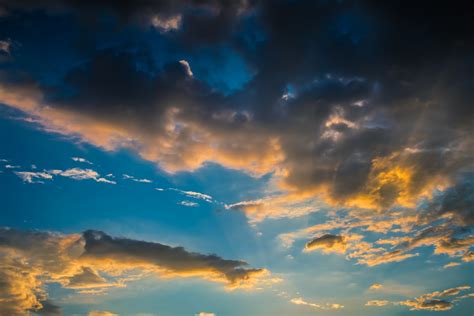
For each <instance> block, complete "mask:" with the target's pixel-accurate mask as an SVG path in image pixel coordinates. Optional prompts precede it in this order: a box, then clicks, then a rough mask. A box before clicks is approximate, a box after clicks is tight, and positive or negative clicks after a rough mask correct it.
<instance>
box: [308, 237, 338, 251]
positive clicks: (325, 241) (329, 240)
mask: <svg viewBox="0 0 474 316" xmlns="http://www.w3.org/2000/svg"><path fill="white" fill-rule="evenodd" d="M346 248H347V243H346V241H345V238H344V237H343V236H337V235H331V234H326V235H322V236H320V237H317V238H314V239H312V240H310V241H308V243H307V244H306V246H305V250H307V251H313V250H316V249H322V251H323V252H325V253H328V252H336V253H344V252H346Z"/></svg>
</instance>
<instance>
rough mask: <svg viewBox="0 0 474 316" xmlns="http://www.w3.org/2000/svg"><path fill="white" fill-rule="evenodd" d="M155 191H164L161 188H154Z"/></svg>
mask: <svg viewBox="0 0 474 316" xmlns="http://www.w3.org/2000/svg"><path fill="white" fill-rule="evenodd" d="M155 190H156V191H160V192H163V191H164V190H165V189H163V188H155Z"/></svg>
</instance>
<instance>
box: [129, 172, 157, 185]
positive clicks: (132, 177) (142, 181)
mask: <svg viewBox="0 0 474 316" xmlns="http://www.w3.org/2000/svg"><path fill="white" fill-rule="evenodd" d="M122 177H123V178H124V179H126V180H132V181H135V182H140V183H152V182H153V181H151V180H150V179H138V178H135V177H134V176H131V175H128V174H123V175H122Z"/></svg>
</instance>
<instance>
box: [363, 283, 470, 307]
mask: <svg viewBox="0 0 474 316" xmlns="http://www.w3.org/2000/svg"><path fill="white" fill-rule="evenodd" d="M470 288H471V287H470V286H468V285H464V286H459V287H454V288H450V289H447V290H444V291H435V292H432V293H428V294H423V295H421V296H419V297H416V298H414V299H409V300H404V301H395V302H391V301H387V300H371V301H368V302H367V303H366V304H365V305H366V306H370V307H381V306H386V305H389V304H393V305H401V306H407V307H409V308H410V310H411V311H417V310H428V311H447V310H450V309H451V308H453V306H454V304H455V303H456V302H459V301H461V300H463V299H466V298H470V297H474V293H469V294H465V295H460V296H458V295H459V294H460V293H461V292H464V291H466V290H469V289H470ZM451 297H454V298H451ZM450 298H451V299H450Z"/></svg>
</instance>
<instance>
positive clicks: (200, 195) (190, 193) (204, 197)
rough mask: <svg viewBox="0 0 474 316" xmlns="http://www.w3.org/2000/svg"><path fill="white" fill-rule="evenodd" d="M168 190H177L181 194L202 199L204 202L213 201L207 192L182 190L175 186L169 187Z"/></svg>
mask: <svg viewBox="0 0 474 316" xmlns="http://www.w3.org/2000/svg"><path fill="white" fill-rule="evenodd" d="M170 190H172V191H176V192H179V193H181V194H183V195H185V196H187V197H190V198H194V199H198V200H203V201H206V202H209V203H211V202H213V198H212V196H210V195H208V194H204V193H200V192H195V191H184V190H180V189H176V188H171V189H170Z"/></svg>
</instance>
